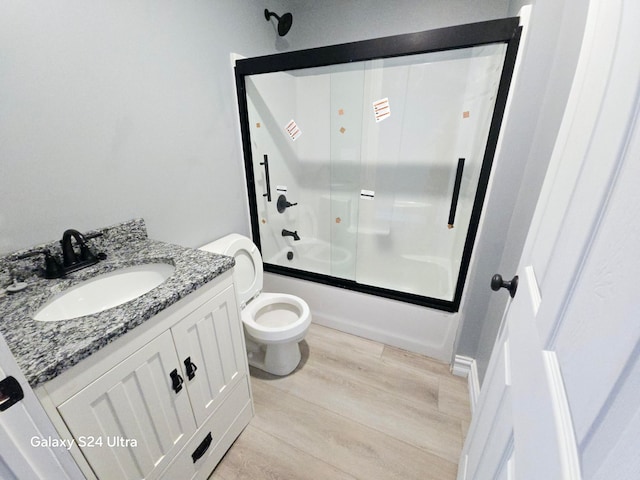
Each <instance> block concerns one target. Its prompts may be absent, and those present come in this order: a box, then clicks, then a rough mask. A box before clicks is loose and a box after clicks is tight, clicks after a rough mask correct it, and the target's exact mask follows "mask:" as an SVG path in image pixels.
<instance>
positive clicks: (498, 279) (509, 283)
mask: <svg viewBox="0 0 640 480" xmlns="http://www.w3.org/2000/svg"><path fill="white" fill-rule="evenodd" d="M501 288H506V289H507V290H509V295H511V298H513V297H515V296H516V290H518V276H517V275H516V276H515V277H513V278H512V279H511V280H503V279H502V275H500V274H499V273H496V274H495V275H494V276H493V277H492V278H491V290H493V291H494V292H497V291H498V290H500V289H501Z"/></svg>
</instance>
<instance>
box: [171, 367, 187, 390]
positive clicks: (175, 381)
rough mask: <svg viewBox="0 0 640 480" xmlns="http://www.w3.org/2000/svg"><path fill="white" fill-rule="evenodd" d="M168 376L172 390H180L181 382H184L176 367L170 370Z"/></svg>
mask: <svg viewBox="0 0 640 480" xmlns="http://www.w3.org/2000/svg"><path fill="white" fill-rule="evenodd" d="M169 377H171V388H173V391H174V392H176V393H178V392H179V391H180V390H182V384H183V383H184V380H183V379H182V377H181V376H180V375H179V374H178V370H177V369H176V368H174V369H173V370H172V371H171V373H170V374H169Z"/></svg>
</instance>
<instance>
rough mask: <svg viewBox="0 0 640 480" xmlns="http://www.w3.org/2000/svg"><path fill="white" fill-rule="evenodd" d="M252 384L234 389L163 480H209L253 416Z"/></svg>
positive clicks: (238, 385) (241, 385) (168, 470)
mask: <svg viewBox="0 0 640 480" xmlns="http://www.w3.org/2000/svg"><path fill="white" fill-rule="evenodd" d="M248 382H249V379H248V377H246V376H245V377H244V378H243V379H242V380H241V381H240V382H238V383H237V384H236V385H235V386H234V388H233V390H232V391H231V392H230V393H229V396H228V397H227V398H226V399H225V401H224V402H223V403H222V404H221V405H220V407H219V408H218V409H217V410H216V411H215V412H214V413H213V414H212V415H211V416H210V417H209V418H208V419H207V420H206V421H205V422H204V424H203V425H202V426H201V427H200V428H199V429H198V431H197V433H196V434H195V435H194V436H193V438H192V439H191V441H190V442H189V443H187V445H186V446H185V447H184V448H183V449H182V451H181V452H180V453H179V454H178V457H177V458H176V459H175V460H174V461H173V463H172V464H171V465H170V466H169V467H168V468H167V470H165V472H164V473H163V475H162V478H163V480H165V479H166V480H187V479H200V478H202V479H205V478H208V476H209V475H210V474H211V472H212V471H213V469H214V468H215V466H216V465H217V464H218V462H219V461H220V459H221V458H222V456H223V455H224V454H225V453H226V451H227V450H228V449H229V447H230V446H231V444H232V443H233V442H234V441H235V439H236V438H237V437H238V435H240V433H241V432H242V430H243V429H244V428H245V427H246V426H247V424H248V423H249V420H251V417H252V416H253V408H252V405H251V396H250V393H249V384H248ZM208 437H210V438H208ZM207 444H208V448H206V446H207ZM205 448H206V450H205ZM199 454H201V455H199ZM194 455H195V457H196V460H195V461H194Z"/></svg>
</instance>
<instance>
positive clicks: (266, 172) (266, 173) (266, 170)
mask: <svg viewBox="0 0 640 480" xmlns="http://www.w3.org/2000/svg"><path fill="white" fill-rule="evenodd" d="M260 165H264V178H265V181H266V182H267V193H263V194H262V196H263V197H267V202H270V201H271V180H269V157H268V156H267V154H266V153H265V154H264V162H260Z"/></svg>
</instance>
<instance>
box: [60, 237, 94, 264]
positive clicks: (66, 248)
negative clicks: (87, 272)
mask: <svg viewBox="0 0 640 480" xmlns="http://www.w3.org/2000/svg"><path fill="white" fill-rule="evenodd" d="M72 238H73V239H75V241H76V243H77V244H78V246H79V247H80V253H79V254H76V251H75V250H74V248H73V244H72V243H71V239H72ZM60 246H61V247H62V264H63V265H64V266H65V267H70V266H72V265H76V264H77V263H79V262H86V263H87V264H89V262H93V263H98V259H97V258H96V256H95V255H94V254H93V252H91V250H89V247H88V246H87V239H86V238H84V235H82V234H81V233H80V232H79V231H77V230H73V229H69V230H65V232H64V233H63V234H62V240H60Z"/></svg>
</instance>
